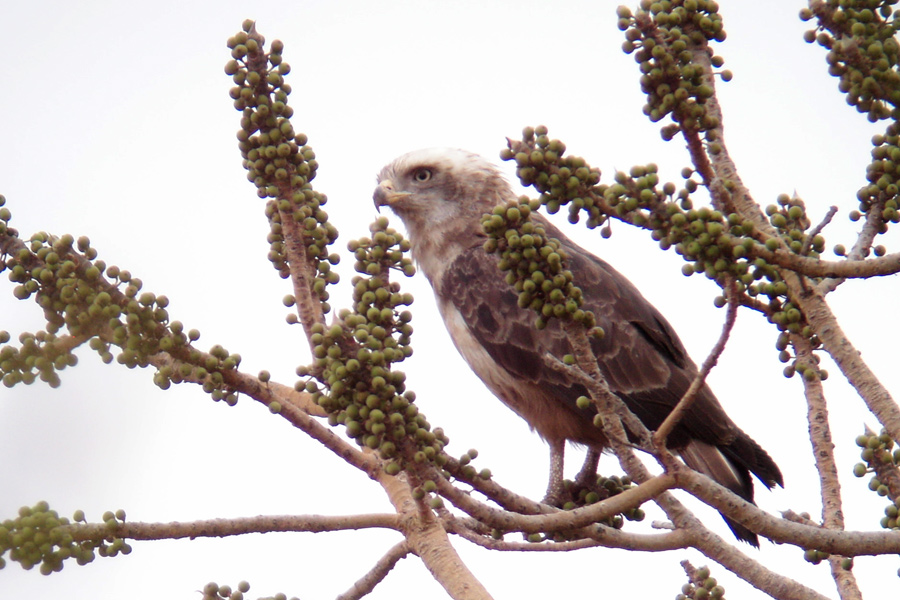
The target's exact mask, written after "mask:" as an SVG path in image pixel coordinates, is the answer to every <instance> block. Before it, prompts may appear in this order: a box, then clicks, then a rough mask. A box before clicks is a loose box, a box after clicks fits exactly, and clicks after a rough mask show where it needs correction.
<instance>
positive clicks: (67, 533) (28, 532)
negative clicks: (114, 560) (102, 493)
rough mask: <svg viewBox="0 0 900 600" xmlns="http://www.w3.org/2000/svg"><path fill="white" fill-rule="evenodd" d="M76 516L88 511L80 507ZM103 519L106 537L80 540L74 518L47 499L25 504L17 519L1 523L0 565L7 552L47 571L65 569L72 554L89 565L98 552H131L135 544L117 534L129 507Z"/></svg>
mask: <svg viewBox="0 0 900 600" xmlns="http://www.w3.org/2000/svg"><path fill="white" fill-rule="evenodd" d="M73 520H74V521H75V522H81V521H84V513H83V512H82V511H77V512H76V513H75V516H74V517H73ZM103 521H104V523H105V524H106V532H107V533H106V534H105V535H104V537H102V538H100V539H84V540H79V541H76V540H75V539H74V538H73V536H72V531H71V526H70V525H71V521H70V520H69V519H67V518H66V517H60V516H59V514H58V513H57V512H56V511H55V510H51V509H50V506H49V505H48V504H47V503H46V502H38V503H37V504H36V505H35V506H33V507H27V506H23V507H22V508H20V509H19V515H18V516H17V517H16V518H15V519H7V520H5V521H3V523H2V524H0V568H2V567H3V566H5V564H6V561H5V559H4V558H2V557H3V556H4V555H5V554H6V553H9V558H10V560H12V561H15V562H18V563H19V564H21V565H22V567H23V568H25V569H32V568H34V566H35V565H38V564H39V565H40V571H41V573H42V574H44V575H49V574H50V573H55V572H59V571H61V570H62V568H63V565H64V563H65V561H66V560H68V559H70V558H74V559H75V560H76V562H77V563H78V564H79V565H86V564H88V563H89V562H92V561H93V560H94V558H95V557H96V555H97V554H99V555H100V556H104V557H106V556H116V555H118V554H120V553H121V554H129V553H130V552H131V546H129V545H128V544H127V543H125V540H123V539H122V538H118V537H116V536H115V535H114V532H115V531H116V529H117V528H118V527H119V525H120V524H121V523H122V522H124V521H125V511H122V510H118V511H116V512H115V513H113V512H106V513H105V514H104V515H103Z"/></svg>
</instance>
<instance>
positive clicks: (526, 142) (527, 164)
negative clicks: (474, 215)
mask: <svg viewBox="0 0 900 600" xmlns="http://www.w3.org/2000/svg"><path fill="white" fill-rule="evenodd" d="M565 152H566V145H565V144H564V143H562V142H561V141H560V140H551V139H550V138H549V137H548V136H547V128H546V127H545V126H543V125H540V126H538V127H535V128H531V127H526V128H525V130H524V131H523V132H522V144H516V143H514V142H511V143H510V147H509V148H507V149H505V150H503V152H501V154H500V157H501V158H502V159H503V160H515V162H516V175H517V176H518V177H519V179H520V180H521V181H522V184H523V185H526V186H528V185H530V186H533V187H534V189H535V190H537V191H538V192H540V193H541V197H540V202H541V204H542V205H544V206H546V207H547V212H549V213H550V214H556V212H557V211H559V209H560V207H562V206H568V209H569V222H570V223H577V222H578V221H579V220H580V217H581V216H580V213H581V211H582V210H583V211H585V212H586V213H587V217H588V218H587V226H588V228H589V229H593V228H594V227H597V226H598V225H602V224H603V223H604V222H605V221H606V215H605V214H604V213H603V212H602V211H601V209H600V207H599V206H596V205H595V198H596V197H597V196H598V195H600V196H602V190H600V191H599V192H598V191H597V190H596V189H595V186H596V185H597V184H598V183H599V182H600V171H599V170H597V169H592V168H591V167H589V166H588V165H587V164H586V163H585V161H584V159H583V158H580V157H577V156H565Z"/></svg>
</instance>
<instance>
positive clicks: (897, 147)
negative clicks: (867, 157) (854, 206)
mask: <svg viewBox="0 0 900 600" xmlns="http://www.w3.org/2000/svg"><path fill="white" fill-rule="evenodd" d="M872 146H874V147H873V148H872V162H871V163H869V165H868V166H867V167H866V179H867V180H868V182H869V183H868V184H867V185H865V186H863V187H861V188H860V189H859V191H857V192H856V197H857V199H858V200H859V210H855V211H852V212H851V213H850V219H851V220H852V221H857V220H859V219H860V217H861V216H862V214H868V213H870V212H872V211H878V212H879V213H880V216H881V223H879V227H878V234H883V233H886V232H887V229H888V225H889V224H890V223H898V222H900V210H898V207H900V124H898V123H897V122H893V123H891V124H890V125H888V127H887V129H886V131H885V133H884V134H883V135H882V134H877V135H874V136H872ZM874 250H875V255H876V256H881V255H883V254H884V253H885V249H884V247H883V246H876V247H875V249H874ZM845 252H846V251H845V250H844V249H843V248H842V247H840V246H838V247H835V253H837V254H838V255H839V256H843V255H844V254H845Z"/></svg>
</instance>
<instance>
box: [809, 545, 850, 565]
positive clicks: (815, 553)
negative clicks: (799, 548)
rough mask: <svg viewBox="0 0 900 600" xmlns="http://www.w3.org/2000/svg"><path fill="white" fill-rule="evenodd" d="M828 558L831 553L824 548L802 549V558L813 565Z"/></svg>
mask: <svg viewBox="0 0 900 600" xmlns="http://www.w3.org/2000/svg"><path fill="white" fill-rule="evenodd" d="M829 558H831V554H829V553H828V552H825V551H824V550H813V549H811V548H810V549H807V550H804V551H803V560H805V561H806V562H808V563H811V564H814V565H817V564H819V563H820V562H822V561H823V560H828V559H829ZM851 565H852V562H851ZM845 568H846V567H845Z"/></svg>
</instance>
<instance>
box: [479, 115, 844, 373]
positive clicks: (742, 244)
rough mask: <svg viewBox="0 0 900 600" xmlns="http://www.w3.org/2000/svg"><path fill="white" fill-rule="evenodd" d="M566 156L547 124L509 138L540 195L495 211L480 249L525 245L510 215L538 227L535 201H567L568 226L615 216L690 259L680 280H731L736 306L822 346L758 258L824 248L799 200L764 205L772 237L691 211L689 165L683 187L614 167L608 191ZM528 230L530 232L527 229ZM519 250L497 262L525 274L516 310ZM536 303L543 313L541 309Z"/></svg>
mask: <svg viewBox="0 0 900 600" xmlns="http://www.w3.org/2000/svg"><path fill="white" fill-rule="evenodd" d="M550 148H553V149H552V150H550ZM564 153H565V144H563V143H562V142H560V141H558V140H550V139H549V137H548V136H547V128H546V127H543V126H539V127H535V128H531V127H529V128H526V129H525V130H524V131H523V136H522V141H520V142H519V141H510V144H509V148H508V149H507V150H506V151H504V152H503V153H502V154H501V156H502V158H504V159H506V160H515V161H516V166H517V174H518V175H519V178H520V179H521V181H522V184H523V185H530V186H532V187H533V188H534V189H535V190H537V191H538V192H540V193H541V196H540V199H539V200H538V201H535V202H534V203H533V204H532V203H530V202H529V201H528V200H527V199H522V200H520V201H519V203H518V204H517V205H515V206H509V207H505V208H498V209H495V211H494V214H492V215H490V216H489V217H487V218H486V219H485V221H484V224H485V227H486V231H487V232H488V234H489V236H490V239H489V240H488V242H487V243H486V248H487V250H488V251H497V249H498V248H500V246H501V243H502V242H501V241H500V238H504V240H505V241H506V243H507V245H508V240H507V239H506V238H507V237H509V238H510V239H512V240H513V242H515V243H517V244H521V239H522V233H523V232H522V231H519V230H518V229H517V228H519V227H520V226H519V225H514V226H512V227H511V226H510V225H511V224H510V223H509V222H508V221H509V218H510V216H512V217H515V218H516V219H519V220H521V221H522V222H523V223H527V224H528V225H529V226H530V227H532V228H534V227H536V226H535V225H533V224H531V222H530V221H528V220H527V216H528V213H529V212H530V211H531V210H533V209H534V208H535V207H536V206H537V205H538V203H541V204H545V205H546V206H547V207H548V208H549V209H550V210H551V211H553V210H558V209H559V208H560V207H562V206H566V205H568V206H569V211H570V219H569V220H570V221H573V222H575V221H578V217H577V214H578V213H579V211H580V210H582V209H583V210H586V211H588V214H589V216H588V222H587V224H588V226H591V225H592V224H597V223H602V222H605V221H606V220H608V219H609V218H616V219H620V220H622V221H626V222H628V223H631V224H633V225H636V226H639V227H643V228H644V229H647V230H649V231H650V233H651V236H652V237H653V239H654V240H656V241H657V242H658V243H659V246H660V248H662V249H663V250H667V249H670V248H673V249H674V250H675V252H677V253H678V254H679V255H681V256H682V257H683V258H684V260H685V261H686V262H687V264H685V265H684V266H683V267H682V273H684V274H685V275H687V276H689V275H693V274H695V273H703V274H704V275H705V276H706V277H708V278H709V279H712V280H714V281H716V282H717V283H718V284H719V285H720V286H722V287H723V288H724V287H725V285H726V284H727V283H728V282H729V281H734V282H735V285H736V287H737V292H738V294H740V295H741V301H743V302H744V303H746V304H749V305H751V306H754V307H756V308H758V309H760V310H762V311H763V312H764V313H765V314H766V315H767V317H768V319H769V320H770V322H772V323H773V324H775V325H776V327H778V329H779V331H781V332H788V333H796V334H800V335H803V336H804V337H807V338H809V339H810V340H811V341H812V343H813V347H814V348H815V347H818V345H819V341H818V340H817V338H816V337H815V336H814V335H813V332H812V330H811V328H810V327H809V326H808V324H807V323H806V321H805V318H804V317H803V315H802V313H801V311H800V309H799V308H798V307H797V306H796V305H795V303H793V302H792V301H791V300H790V299H789V298H788V297H787V291H788V290H787V284H786V283H785V282H784V280H783V279H782V277H781V274H780V272H779V270H778V268H777V267H776V266H774V265H772V264H770V263H769V262H768V261H767V260H766V259H765V258H763V257H762V256H760V254H763V255H764V254H766V253H771V252H774V251H775V250H778V249H781V248H782V247H784V246H786V247H787V248H788V249H789V250H791V251H793V252H795V253H797V254H801V255H804V256H809V257H813V258H815V257H818V256H819V255H820V253H821V252H822V251H824V248H825V238H824V237H823V236H822V235H820V234H818V233H812V232H810V231H809V228H810V220H809V218H808V216H807V214H806V209H805V206H804V204H803V201H802V200H801V199H800V198H797V197H790V196H788V195H787V194H781V195H780V196H778V198H777V203H776V204H773V205H771V206H769V207H768V208H767V209H766V213H767V214H768V215H769V219H770V222H771V224H772V226H773V227H774V229H775V231H776V234H777V237H776V236H769V235H768V234H765V233H763V232H760V231H759V230H758V229H757V228H756V227H755V225H754V224H753V222H752V221H750V220H749V219H744V218H742V217H741V216H740V215H738V214H737V213H729V214H727V215H726V214H723V212H722V211H719V210H715V209H712V208H709V207H705V206H701V207H699V208H694V206H693V201H692V198H691V195H692V194H693V193H694V192H696V191H697V189H698V187H699V185H700V184H699V183H698V182H697V181H696V180H695V179H694V174H695V171H694V170H693V169H690V168H685V169H683V170H682V173H681V175H682V177H683V178H684V179H685V182H684V186H683V187H682V188H680V189H678V188H677V186H676V185H675V184H674V183H672V182H666V183H665V184H662V185H660V179H659V175H658V168H657V166H656V165H655V164H653V163H651V164H648V165H638V166H635V167H632V169H631V170H630V171H629V172H624V171H619V172H617V173H616V174H615V177H614V182H613V183H612V184H611V185H605V184H601V183H599V177H600V174H599V171H597V170H596V169H593V168H591V167H589V166H588V165H587V164H586V163H584V161H583V159H580V158H576V159H574V160H573V159H571V158H570V157H566V156H564ZM561 175H562V176H561ZM724 185H725V188H726V190H728V189H729V188H730V187H732V186H733V184H732V183H731V182H728V181H726V182H725V183H724ZM576 201H577V204H576V203H575V202H576ZM504 211H506V212H504ZM507 213H509V214H507ZM523 215H524V216H523ZM573 215H574V218H573ZM513 223H517V221H514V222H513ZM529 232H531V233H533V230H532V229H530V230H529ZM600 233H601V235H602V236H604V237H608V236H609V235H610V228H609V224H608V223H607V224H606V225H605V226H604V227H603V228H601V230H600ZM543 235H544V234H543V233H541V235H540V236H529V237H528V238H527V239H526V241H527V243H528V244H532V245H534V244H535V243H536V242H537V243H543V237H542V236H543ZM532 237H533V238H534V239H532ZM504 248H505V246H504ZM523 253H524V251H523V252H519V253H516V254H512V255H511V259H512V260H513V263H514V264H513V263H510V262H509V261H507V262H506V263H503V265H504V266H507V267H509V266H511V265H512V266H516V267H518V269H520V270H521V273H519V272H513V275H508V278H509V280H510V281H511V282H512V283H513V284H515V285H516V289H517V290H518V291H519V294H520V295H519V300H520V304H522V305H523V306H529V305H530V303H531V302H533V301H534V298H533V294H532V293H531V291H532V289H533V288H534V286H533V284H527V282H526V278H527V276H528V275H529V274H530V273H531V272H532V271H531V269H533V268H534V265H533V264H532V263H530V262H528V261H524V260H523V259H522V258H523ZM526 284H527V285H528V287H527V288H526V287H525V286H526ZM540 301H541V299H540V298H539V299H538V302H540ZM715 304H716V306H719V307H722V306H724V305H725V304H726V298H725V296H724V294H723V295H720V296H718V297H717V298H716V299H715ZM538 306H541V307H542V308H543V310H545V311H546V310H549V309H548V308H546V306H547V305H546V304H538ZM787 340H789V338H788V337H787V336H781V337H779V342H778V346H779V348H778V349H779V351H780V352H781V356H782V360H783V361H784V362H788V361H790V360H792V358H793V357H791V356H790V354H789V353H788V352H787V344H788V341H787ZM795 371H800V372H802V374H803V375H804V376H806V377H808V378H811V377H813V376H817V377H819V378H821V379H825V378H826V377H827V373H826V372H825V371H824V370H823V369H820V368H818V364H817V363H816V364H815V365H814V367H810V366H809V363H808V362H804V363H802V364H801V363H798V362H796V361H794V363H793V364H792V365H790V366H789V367H788V369H786V370H785V374H786V375H788V376H792V375H793V374H794V372H795Z"/></svg>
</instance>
